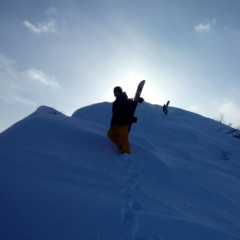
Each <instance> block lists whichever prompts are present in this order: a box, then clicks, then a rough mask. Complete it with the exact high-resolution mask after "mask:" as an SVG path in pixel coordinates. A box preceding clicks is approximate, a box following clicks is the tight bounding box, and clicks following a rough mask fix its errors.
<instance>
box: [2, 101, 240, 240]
mask: <svg viewBox="0 0 240 240" xmlns="http://www.w3.org/2000/svg"><path fill="white" fill-rule="evenodd" d="M136 116H137V117H138V122H137V123H136V124H134V125H133V126H132V130H131V133H130V136H129V139H130V143H131V150H132V154H131V155H119V154H117V148H116V146H114V144H113V143H112V142H110V140H109V139H108V138H107V135H106V133H107V131H108V127H109V123H110V118H111V103H108V102H103V103H97V104H94V105H90V106H86V107H84V108H81V109H78V110H77V111H76V112H75V113H73V115H72V116H71V117H68V116H65V115H64V114H62V113H61V112H59V111H57V110H55V109H53V108H49V107H46V106H41V107H39V108H38V109H37V110H36V111H35V112H34V113H32V114H31V115H29V116H28V117H26V118H24V119H23V120H22V121H20V122H17V123H16V124H14V125H13V126H12V127H10V128H9V129H7V130H6V131H4V132H2V133H1V134H0V196H1V198H0V239H1V240H55V239H56V240H174V239H176V240H186V239H191V240H237V239H238V240H239V239H240V205H239V203H240V191H239V190H240V189H239V186H240V147H239V146H240V140H239V139H238V138H236V137H233V135H232V134H230V133H231V132H234V134H236V132H235V131H232V129H231V128H230V127H228V126H226V125H223V124H221V123H219V122H216V121H214V120H212V119H209V118H205V117H203V116H201V115H198V114H194V113H192V112H188V111H184V110H182V109H178V108H174V107H169V114H168V115H164V114H163V113H162V108H161V106H159V105H152V104H149V103H147V102H144V103H142V104H139V106H138V109H137V112H136ZM226 133H229V134H226Z"/></svg>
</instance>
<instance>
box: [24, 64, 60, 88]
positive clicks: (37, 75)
mask: <svg viewBox="0 0 240 240" xmlns="http://www.w3.org/2000/svg"><path fill="white" fill-rule="evenodd" d="M26 74H27V76H28V77H29V78H30V79H32V80H34V81H37V82H39V83H41V84H44V85H47V86H52V87H59V86H60V85H59V84H58V83H57V82H56V81H54V79H52V78H51V77H49V76H47V75H46V74H44V72H42V71H41V70H37V69H35V68H31V69H29V70H27V71H26Z"/></svg>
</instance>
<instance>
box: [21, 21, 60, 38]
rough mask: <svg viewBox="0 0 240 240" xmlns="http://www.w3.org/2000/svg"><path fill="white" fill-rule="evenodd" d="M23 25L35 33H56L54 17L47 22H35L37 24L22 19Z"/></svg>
mask: <svg viewBox="0 0 240 240" xmlns="http://www.w3.org/2000/svg"><path fill="white" fill-rule="evenodd" d="M23 24H24V26H25V27H26V28H27V29H28V30H30V31H31V32H33V33H35V34H41V33H56V32H57V30H56V21H55V20H54V19H50V20H49V21H48V22H43V23H37V25H33V24H32V23H30V22H29V21H27V20H25V21H23Z"/></svg>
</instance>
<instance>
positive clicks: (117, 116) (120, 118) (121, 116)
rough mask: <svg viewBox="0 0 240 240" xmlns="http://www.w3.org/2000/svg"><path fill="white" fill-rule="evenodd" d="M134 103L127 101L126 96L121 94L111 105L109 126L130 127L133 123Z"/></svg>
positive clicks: (130, 100)
mask: <svg viewBox="0 0 240 240" xmlns="http://www.w3.org/2000/svg"><path fill="white" fill-rule="evenodd" d="M134 104H135V103H134V101H133V100H132V99H128V96H127V94H126V93H125V92H123V93H122V94H121V95H120V96H119V97H118V98H117V99H116V100H115V101H114V102H113V105H112V119H111V124H110V126H111V127H112V126H113V125H117V126H124V125H130V124H131V123H132V122H133V111H134Z"/></svg>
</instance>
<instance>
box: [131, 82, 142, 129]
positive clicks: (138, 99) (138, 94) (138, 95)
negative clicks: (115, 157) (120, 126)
mask: <svg viewBox="0 0 240 240" xmlns="http://www.w3.org/2000/svg"><path fill="white" fill-rule="evenodd" d="M144 84H145V80H142V81H141V82H140V83H139V84H138V87H137V91H136V94H135V96H134V99H133V102H134V104H133V110H132V119H133V122H137V118H136V117H134V114H135V111H136V108H137V105H138V103H139V102H140V103H142V102H143V98H141V93H142V90H143V87H144ZM131 126H132V124H130V126H129V132H130V130H131Z"/></svg>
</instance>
